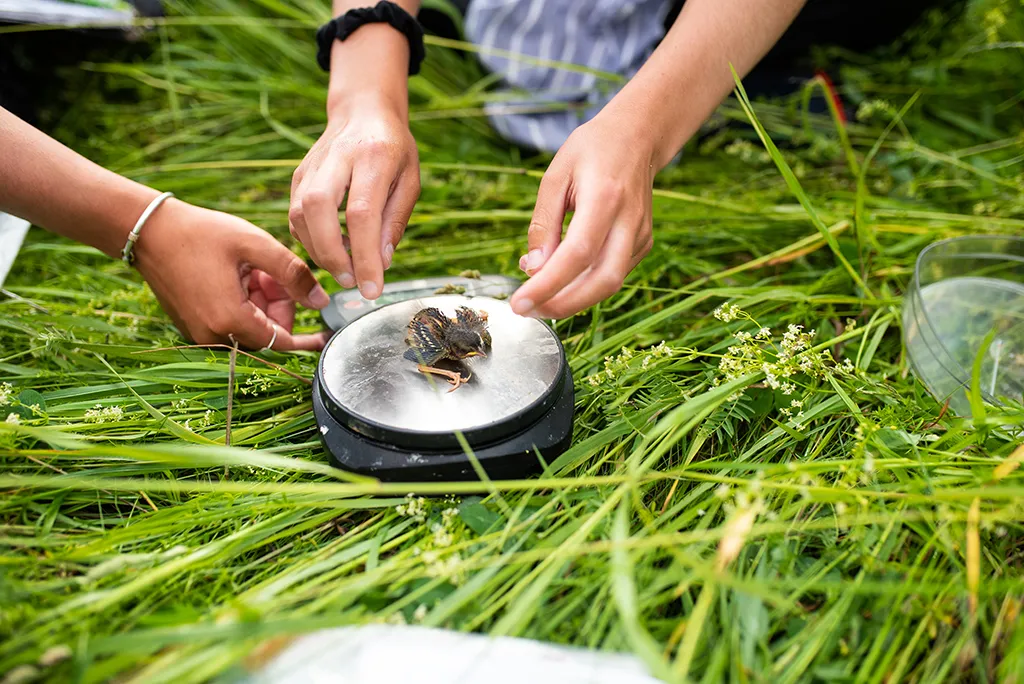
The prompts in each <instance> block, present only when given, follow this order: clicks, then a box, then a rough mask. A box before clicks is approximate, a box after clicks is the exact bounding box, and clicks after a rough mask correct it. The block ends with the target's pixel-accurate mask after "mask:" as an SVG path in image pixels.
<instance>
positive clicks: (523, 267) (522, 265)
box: [519, 254, 526, 271]
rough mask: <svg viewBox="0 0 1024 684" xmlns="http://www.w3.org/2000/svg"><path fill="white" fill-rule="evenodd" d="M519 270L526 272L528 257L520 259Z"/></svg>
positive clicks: (524, 256)
mask: <svg viewBox="0 0 1024 684" xmlns="http://www.w3.org/2000/svg"><path fill="white" fill-rule="evenodd" d="M519 270H520V271H526V255H525V254H524V255H523V256H521V257H519Z"/></svg>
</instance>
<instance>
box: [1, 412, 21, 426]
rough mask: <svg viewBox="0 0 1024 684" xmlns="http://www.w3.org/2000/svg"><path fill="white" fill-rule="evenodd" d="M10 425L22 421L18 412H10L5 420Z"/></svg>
mask: <svg viewBox="0 0 1024 684" xmlns="http://www.w3.org/2000/svg"><path fill="white" fill-rule="evenodd" d="M4 422H5V423H7V424H8V425H17V424H18V423H20V422H21V418H19V417H18V414H17V413H8V414H7V420H5V421H4Z"/></svg>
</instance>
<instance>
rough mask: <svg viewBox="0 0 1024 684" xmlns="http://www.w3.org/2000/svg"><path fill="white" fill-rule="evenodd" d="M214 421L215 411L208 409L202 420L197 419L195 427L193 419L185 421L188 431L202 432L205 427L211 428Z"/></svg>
mask: <svg viewBox="0 0 1024 684" xmlns="http://www.w3.org/2000/svg"><path fill="white" fill-rule="evenodd" d="M212 420H213V409H207V410H206V413H204V414H203V416H202V418H197V419H196V424H195V426H193V425H192V419H191V418H189V419H188V420H186V421H185V429H186V430H201V429H202V428H204V427H207V426H209V424H210V423H211V422H212Z"/></svg>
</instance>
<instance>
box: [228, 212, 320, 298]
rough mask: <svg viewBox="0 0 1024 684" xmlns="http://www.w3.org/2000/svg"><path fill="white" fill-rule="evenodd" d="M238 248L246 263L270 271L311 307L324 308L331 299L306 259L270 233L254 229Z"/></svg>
mask: <svg viewBox="0 0 1024 684" xmlns="http://www.w3.org/2000/svg"><path fill="white" fill-rule="evenodd" d="M237 249H238V252H239V256H241V258H242V259H243V260H244V261H245V262H246V263H248V264H250V265H252V266H253V267H254V268H257V269H259V270H261V271H264V272H265V273H266V274H269V275H270V277H271V278H273V280H275V281H276V282H277V284H278V285H280V286H281V287H282V288H283V289H284V291H285V292H287V293H288V295H289V296H290V297H291V298H292V299H293V300H294V301H296V302H299V303H300V304H302V305H303V306H305V307H307V308H310V309H323V308H324V307H326V306H327V305H328V304H329V303H330V298H329V297H328V296H327V292H326V291H324V288H323V287H321V285H320V283H318V282H317V281H316V278H314V277H313V272H312V271H310V270H309V267H308V266H306V262H304V261H303V260H302V259H300V258H299V257H297V256H296V255H295V254H293V253H292V252H291V251H290V250H289V249H288V248H287V247H285V246H284V245H282V244H281V243H280V242H278V241H277V240H275V239H274V238H273V237H272V236H271V235H270V234H269V233H265V232H263V231H261V230H257V231H255V232H251V233H250V234H249V236H247V237H246V238H245V239H243V240H242V241H241V242H240V243H239V244H238V245H237Z"/></svg>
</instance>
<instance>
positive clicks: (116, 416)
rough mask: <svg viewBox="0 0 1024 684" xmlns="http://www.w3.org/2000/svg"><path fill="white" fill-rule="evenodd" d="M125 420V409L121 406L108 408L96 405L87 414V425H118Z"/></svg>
mask: <svg viewBox="0 0 1024 684" xmlns="http://www.w3.org/2000/svg"><path fill="white" fill-rule="evenodd" d="M123 418H124V409H122V408H121V407H120V406H107V407H106V408H104V407H103V404H96V406H94V407H93V408H91V409H89V410H87V411H86V412H85V422H86V423H116V422H117V421H119V420H122V419H123Z"/></svg>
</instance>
